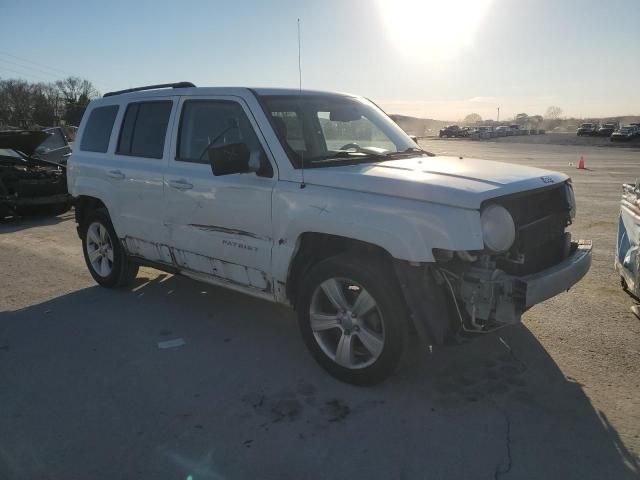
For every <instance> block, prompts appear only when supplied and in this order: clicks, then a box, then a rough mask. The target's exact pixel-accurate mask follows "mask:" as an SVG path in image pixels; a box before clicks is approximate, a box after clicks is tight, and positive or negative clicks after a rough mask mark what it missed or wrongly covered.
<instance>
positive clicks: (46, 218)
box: [0, 210, 74, 235]
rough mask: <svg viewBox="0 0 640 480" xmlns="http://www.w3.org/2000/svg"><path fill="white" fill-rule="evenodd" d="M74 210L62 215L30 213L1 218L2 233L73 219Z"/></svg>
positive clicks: (0, 233) (0, 228)
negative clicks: (22, 215) (23, 215)
mask: <svg viewBox="0 0 640 480" xmlns="http://www.w3.org/2000/svg"><path fill="white" fill-rule="evenodd" d="M73 216H74V213H73V210H70V211H68V212H65V213H61V214H60V215H46V214H42V215H29V216H25V217H7V218H0V235H2V234H3V233H14V232H19V231H20V230H25V229H27V228H33V227H42V226H46V225H57V224H58V223H62V222H65V221H67V220H70V219H72V218H73Z"/></svg>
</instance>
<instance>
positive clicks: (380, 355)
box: [297, 254, 408, 385]
mask: <svg viewBox="0 0 640 480" xmlns="http://www.w3.org/2000/svg"><path fill="white" fill-rule="evenodd" d="M392 278H393V272H392V271H391V268H389V267H388V266H386V264H385V262H383V261H380V260H378V259H376V258H371V257H358V256H354V255H353V254H351V255H349V254H343V255H339V256H336V257H331V258H329V259H326V260H323V261H322V262H320V263H318V264H317V265H316V266H314V267H313V268H312V269H311V270H310V271H309V273H308V274H307V275H306V276H305V278H304V280H303V283H302V287H301V291H300V296H299V298H298V302H297V312H298V322H299V326H300V331H301V334H302V338H303V339H304V342H305V344H306V345H307V347H308V348H309V350H310V352H311V354H312V355H313V357H314V358H315V360H316V361H317V362H318V363H319V364H320V366H322V367H323V368H324V369H325V370H326V371H327V372H329V373H330V374H331V375H332V376H334V377H336V378H337V379H339V380H341V381H343V382H347V383H351V384H354V385H373V384H376V383H379V382H382V381H383V380H385V379H386V378H387V377H388V376H389V375H391V374H392V373H393V372H394V371H395V369H396V368H397V366H398V363H399V361H400V359H401V357H402V353H403V351H404V349H405V343H406V337H407V333H408V315H407V309H406V307H405V304H404V301H403V299H402V295H401V292H400V291H399V287H398V286H397V284H396V283H395V282H394V281H393V280H390V279H392Z"/></svg>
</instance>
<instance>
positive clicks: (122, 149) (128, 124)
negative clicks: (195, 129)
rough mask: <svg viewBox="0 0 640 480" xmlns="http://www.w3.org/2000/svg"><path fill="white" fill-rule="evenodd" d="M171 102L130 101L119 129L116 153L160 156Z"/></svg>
mask: <svg viewBox="0 0 640 480" xmlns="http://www.w3.org/2000/svg"><path fill="white" fill-rule="evenodd" d="M172 106H173V102H171V101H160V102H140V103H130V104H129V106H128V107H127V111H126V113H125V116H124V120H123V122H122V128H121V129H120V138H119V140H118V150H117V153H119V154H121V155H133V156H136V157H147V158H162V154H163V152H164V142H165V137H166V135H167V125H168V124H169V116H170V115H171V107H172Z"/></svg>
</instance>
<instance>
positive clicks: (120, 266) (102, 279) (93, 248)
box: [82, 208, 139, 288]
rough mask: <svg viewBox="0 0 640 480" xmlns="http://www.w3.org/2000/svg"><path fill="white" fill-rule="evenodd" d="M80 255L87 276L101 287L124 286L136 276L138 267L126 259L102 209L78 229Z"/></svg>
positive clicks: (92, 214) (105, 212)
mask: <svg viewBox="0 0 640 480" xmlns="http://www.w3.org/2000/svg"><path fill="white" fill-rule="evenodd" d="M82 253H83V254H84V260H85V262H86V264H87V268H88V269H89V273H91V276H92V277H93V279H94V280H95V281H96V282H97V283H98V284H99V285H100V286H102V287H106V288H118V287H124V286H127V285H129V284H130V283H131V282H132V281H133V280H134V279H135V278H136V275H137V274H138V268H139V266H138V264H137V263H135V262H132V261H131V260H130V259H129V257H128V256H127V254H126V252H125V251H124V248H123V247H122V244H121V243H120V239H119V238H118V236H117V235H116V231H115V230H114V228H113V225H112V224H111V219H110V218H109V213H108V212H107V210H105V209H104V208H99V209H97V210H94V211H92V212H91V213H90V214H89V215H88V217H87V219H86V222H85V223H84V224H83V226H82Z"/></svg>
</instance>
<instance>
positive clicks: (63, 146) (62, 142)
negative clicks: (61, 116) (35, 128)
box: [33, 127, 71, 165]
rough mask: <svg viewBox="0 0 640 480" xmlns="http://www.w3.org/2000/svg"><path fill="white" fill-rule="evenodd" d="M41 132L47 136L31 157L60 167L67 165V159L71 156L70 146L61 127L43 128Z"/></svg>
mask: <svg viewBox="0 0 640 480" xmlns="http://www.w3.org/2000/svg"><path fill="white" fill-rule="evenodd" d="M42 131H43V132H45V133H47V134H49V135H48V136H47V138H45V139H44V141H43V142H42V143H41V144H40V145H38V147H37V148H36V149H35V151H34V154H33V156H34V157H37V158H41V159H42V160H48V161H50V162H54V163H58V164H61V165H66V164H67V158H69V156H70V155H71V145H70V144H69V140H68V138H67V135H66V133H65V131H64V130H63V128H62V127H50V128H44V129H43V130H42Z"/></svg>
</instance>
